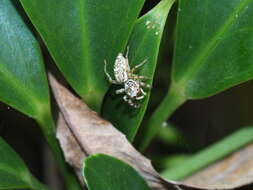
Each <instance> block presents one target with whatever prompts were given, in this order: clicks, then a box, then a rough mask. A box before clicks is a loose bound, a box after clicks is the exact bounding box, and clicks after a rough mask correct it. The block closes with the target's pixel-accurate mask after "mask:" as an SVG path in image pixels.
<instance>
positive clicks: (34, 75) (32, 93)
mask: <svg viewBox="0 0 253 190" xmlns="http://www.w3.org/2000/svg"><path fill="white" fill-rule="evenodd" d="M13 3H14V2H13V1H11V0H0V26H1V27H0V101H2V102H5V103H6V104H8V105H10V106H12V107H14V108H15V109H17V110H19V111H20V112H22V113H24V114H26V115H28V116H30V117H32V118H34V119H36V120H37V121H38V123H39V124H40V126H41V128H42V132H43V133H44V135H45V137H46V139H47V141H48V143H49V145H50V147H51V149H52V151H53V152H54V153H55V156H56V159H57V161H58V162H59V165H60V168H61V169H62V171H63V174H64V176H65V180H66V183H67V184H68V185H69V186H70V187H72V188H74V187H73V186H78V185H77V184H78V183H77V180H76V179H75V178H74V176H72V174H71V173H70V171H68V169H67V168H66V164H65V161H64V158H63V155H62V153H61V149H60V146H59V144H58V142H57V140H56V138H55V129H54V123H53V120H52V116H51V110H50V101H49V93H48V85H47V80H46V74H45V70H44V68H43V59H42V56H41V52H40V47H39V43H38V42H37V41H36V39H35V38H34V36H33V35H32V33H31V32H30V31H29V29H28V27H27V26H26V24H25V23H24V21H23V19H22V17H21V16H20V15H19V13H18V12H17V11H16V7H15V6H14V4H13ZM15 5H16V2H15ZM72 184H74V185H73V186H72ZM78 187H79V186H78Z"/></svg>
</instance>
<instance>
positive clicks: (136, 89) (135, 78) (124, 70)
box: [104, 48, 151, 108]
mask: <svg viewBox="0 0 253 190" xmlns="http://www.w3.org/2000/svg"><path fill="white" fill-rule="evenodd" d="M128 52H129V48H127V53H126V56H125V57H124V56H123V54H122V53H119V54H118V56H117V57H116V60H115V62H114V67H113V71H114V77H115V80H113V79H112V78H111V76H110V74H109V73H108V72H107V69H106V65H107V63H106V60H104V62H105V65H104V72H105V74H106V76H107V79H108V81H109V82H110V83H112V84H118V85H124V88H121V89H118V90H116V94H122V93H125V95H124V96H123V100H124V101H125V102H127V103H128V104H129V105H130V106H133V107H134V108H138V107H139V104H138V103H137V101H138V100H141V99H143V98H144V97H145V96H146V95H147V94H146V92H144V90H143V89H142V87H144V88H147V89H150V88H151V86H150V85H149V84H146V83H144V82H142V80H147V79H150V78H149V77H146V76H141V75H137V74H134V73H135V71H136V69H138V68H140V67H141V66H143V65H144V64H145V63H146V62H147V60H144V61H143V62H141V63H140V64H138V65H136V66H134V67H133V68H132V69H130V66H129V62H128Z"/></svg>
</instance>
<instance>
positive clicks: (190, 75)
mask: <svg viewBox="0 0 253 190" xmlns="http://www.w3.org/2000/svg"><path fill="white" fill-rule="evenodd" d="M252 18H253V1H251V0H241V1H238V0H231V1H226V0H213V1H209V0H193V1H188V0H180V3H179V8H178V21H177V29H176V45H175V54H174V65H173V77H172V78H173V85H175V86H177V87H178V88H181V89H182V91H183V93H184V95H185V96H186V98H187V99H197V98H202V97H207V96H210V95H213V94H215V93H217V92H220V91H222V90H224V89H227V88H229V87H231V86H234V85H236V84H239V83H242V82H244V81H247V80H249V79H252V78H253V64H252V63H253V45H252V44H253V28H252V25H253V19H252Z"/></svg>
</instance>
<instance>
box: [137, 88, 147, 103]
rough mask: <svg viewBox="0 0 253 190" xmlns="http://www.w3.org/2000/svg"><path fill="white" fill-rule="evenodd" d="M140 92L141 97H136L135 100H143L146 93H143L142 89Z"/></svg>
mask: <svg viewBox="0 0 253 190" xmlns="http://www.w3.org/2000/svg"><path fill="white" fill-rule="evenodd" d="M140 91H141V94H142V95H141V96H137V97H136V98H135V99H136V100H141V99H143V98H145V96H146V95H147V93H146V92H144V90H143V89H142V88H140Z"/></svg>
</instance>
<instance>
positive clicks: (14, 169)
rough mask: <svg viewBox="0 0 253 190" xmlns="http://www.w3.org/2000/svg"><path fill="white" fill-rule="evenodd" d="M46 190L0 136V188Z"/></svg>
mask: <svg viewBox="0 0 253 190" xmlns="http://www.w3.org/2000/svg"><path fill="white" fill-rule="evenodd" d="M28 188H29V189H37V190H48V188H47V187H46V186H44V185H43V184H41V183H39V182H38V181H37V180H36V179H35V178H34V177H32V175H31V174H30V172H29V170H28V169H27V167H26V165H25V163H24V161H23V160H22V159H21V158H20V157H19V156H18V155H17V153H16V152H14V150H12V148H11V147H10V146H9V145H8V144H7V143H6V142H5V141H4V140H3V139H2V138H1V137H0V189H28Z"/></svg>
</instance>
